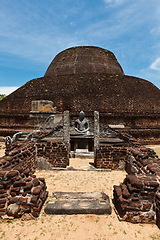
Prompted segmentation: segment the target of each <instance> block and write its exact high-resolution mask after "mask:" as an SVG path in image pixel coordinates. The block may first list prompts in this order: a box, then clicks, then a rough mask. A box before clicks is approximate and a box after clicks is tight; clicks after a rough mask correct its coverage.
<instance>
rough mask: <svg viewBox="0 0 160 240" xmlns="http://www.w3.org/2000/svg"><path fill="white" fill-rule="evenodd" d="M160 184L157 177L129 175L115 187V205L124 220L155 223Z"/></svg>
mask: <svg viewBox="0 0 160 240" xmlns="http://www.w3.org/2000/svg"><path fill="white" fill-rule="evenodd" d="M158 187H159V183H158V181H157V177H156V176H155V175H149V174H146V175H143V174H138V175H136V176H135V175H127V176H126V178H125V179H124V182H123V183H121V184H120V186H114V199H113V202H114V205H115V208H116V210H117V211H118V214H119V215H120V217H121V219H122V220H125V221H130V222H133V223H137V222H146V223H147V222H148V223H149V222H155V217H156V213H155V196H156V192H157V189H158Z"/></svg>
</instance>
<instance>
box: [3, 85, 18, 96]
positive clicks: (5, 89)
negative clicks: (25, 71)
mask: <svg viewBox="0 0 160 240" xmlns="http://www.w3.org/2000/svg"><path fill="white" fill-rule="evenodd" d="M18 88H19V87H0V94H6V95H9V94H10V93H12V92H14V91H15V90H16V89H18Z"/></svg>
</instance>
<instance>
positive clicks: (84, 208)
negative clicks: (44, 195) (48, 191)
mask: <svg viewBox="0 0 160 240" xmlns="http://www.w3.org/2000/svg"><path fill="white" fill-rule="evenodd" d="M57 199H58V200H57ZM44 211H45V213H47V214H111V212H112V208H111V205H110V202H109V197H108V196H107V195H106V194H105V193H103V192H53V199H52V200H50V201H49V202H47V204H46V206H45V208H44Z"/></svg>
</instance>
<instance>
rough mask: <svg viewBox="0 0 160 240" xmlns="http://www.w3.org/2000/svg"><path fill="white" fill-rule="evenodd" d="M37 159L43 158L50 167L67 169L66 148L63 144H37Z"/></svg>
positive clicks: (52, 142) (48, 142)
mask: <svg viewBox="0 0 160 240" xmlns="http://www.w3.org/2000/svg"><path fill="white" fill-rule="evenodd" d="M37 149H38V157H44V158H45V159H46V160H47V162H48V164H49V165H50V166H51V167H54V168H56V167H59V168H66V167H67V163H68V161H67V148H66V145H65V144H64V143H63V142H55V141H47V142H40V143H37Z"/></svg>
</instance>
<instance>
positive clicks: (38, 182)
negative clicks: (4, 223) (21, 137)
mask: <svg viewBox="0 0 160 240" xmlns="http://www.w3.org/2000/svg"><path fill="white" fill-rule="evenodd" d="M36 165H37V147H36V144H35V143H33V142H31V141H29V140H28V141H24V142H15V143H14V144H12V145H11V147H9V148H7V150H6V156H4V157H1V158H0V216H2V215H5V214H8V215H9V216H14V217H18V216H22V215H23V214H24V213H31V214H32V215H33V216H34V217H38V216H39V213H40V211H41V208H42V206H43V204H44V202H45V200H46V198H47V196H48V192H47V191H46V188H47V187H46V183H45V179H44V178H36V176H35V175H33V173H34V172H35V168H36Z"/></svg>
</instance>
